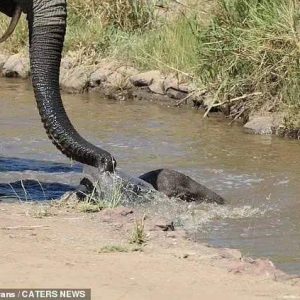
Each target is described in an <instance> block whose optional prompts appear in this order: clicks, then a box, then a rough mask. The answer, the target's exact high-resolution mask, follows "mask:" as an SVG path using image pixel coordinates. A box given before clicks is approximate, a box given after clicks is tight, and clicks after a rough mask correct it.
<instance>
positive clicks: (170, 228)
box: [155, 222, 175, 231]
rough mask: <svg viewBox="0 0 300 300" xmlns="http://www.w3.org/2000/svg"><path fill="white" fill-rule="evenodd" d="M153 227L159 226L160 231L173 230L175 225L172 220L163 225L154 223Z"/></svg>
mask: <svg viewBox="0 0 300 300" xmlns="http://www.w3.org/2000/svg"><path fill="white" fill-rule="evenodd" d="M155 227H158V228H160V229H161V230H162V231H175V226H174V223H173V222H171V223H169V224H164V225H160V224H157V225H155Z"/></svg>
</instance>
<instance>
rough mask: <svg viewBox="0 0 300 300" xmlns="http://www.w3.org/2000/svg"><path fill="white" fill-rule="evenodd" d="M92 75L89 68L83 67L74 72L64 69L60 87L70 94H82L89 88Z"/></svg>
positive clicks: (73, 70) (75, 69)
mask: <svg viewBox="0 0 300 300" xmlns="http://www.w3.org/2000/svg"><path fill="white" fill-rule="evenodd" d="M90 73H91V71H90V70H89V69H88V68H85V67H81V66H79V67H76V68H74V69H72V70H67V69H62V70H61V76H60V85H61V87H62V88H63V89H64V90H65V91H67V92H69V93H82V92H84V91H86V89H87V88H88V85H89V76H90Z"/></svg>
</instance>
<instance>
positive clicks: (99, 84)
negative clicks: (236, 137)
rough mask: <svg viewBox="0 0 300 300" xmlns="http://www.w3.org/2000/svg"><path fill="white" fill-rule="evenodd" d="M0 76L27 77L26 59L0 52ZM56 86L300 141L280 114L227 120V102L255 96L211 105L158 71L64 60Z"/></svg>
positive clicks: (204, 94)
mask: <svg viewBox="0 0 300 300" xmlns="http://www.w3.org/2000/svg"><path fill="white" fill-rule="evenodd" d="M0 73H1V74H2V76H3V77H8V78H21V79H28V78H30V67H29V58H28V56H27V55H24V54H21V53H19V54H13V55H9V54H1V53H0ZM182 78H184V79H182ZM60 87H61V90H62V91H63V92H66V93H97V94H99V95H101V96H105V97H108V98H110V99H114V100H116V101H127V100H133V99H137V100H146V101H151V102H156V103H159V104H163V105H167V106H170V107H175V108H179V107H182V106H188V107H189V108H191V109H198V110H201V111H203V114H204V117H206V116H208V115H210V116H213V115H214V114H215V113H221V114H222V115H224V116H225V117H226V118H229V120H230V124H231V123H232V122H235V121H237V122H239V123H241V124H243V126H244V128H245V131H246V132H248V133H253V134H262V135H270V134H272V135H277V136H280V137H288V138H292V139H298V140H299V139H300V128H288V127H287V126H286V125H285V116H284V114H282V113H277V112H274V113H260V114H253V115H252V116H250V117H249V120H241V119H239V118H236V117H235V118H230V109H229V106H230V103H234V102H236V101H239V100H243V99H245V98H249V97H250V98H251V97H258V96H259V95H258V93H253V94H248V95H244V96H241V97H238V98H235V99H231V100H230V101H226V102H224V103H221V104H214V96H213V94H212V92H211V91H209V90H206V89H199V88H197V86H195V85H194V83H193V81H192V80H188V78H187V77H186V76H185V77H179V76H178V75H176V73H169V74H163V73H162V72H161V71H159V70H151V71H146V72H144V71H140V70H138V69H137V68H135V67H134V66H132V65H126V64H125V63H124V62H121V61H116V60H112V59H109V58H106V59H102V60H101V61H100V62H99V63H98V64H96V65H80V64H78V62H77V61H76V60H75V59H73V58H71V57H68V56H67V57H64V58H63V59H62V63H61V72H60Z"/></svg>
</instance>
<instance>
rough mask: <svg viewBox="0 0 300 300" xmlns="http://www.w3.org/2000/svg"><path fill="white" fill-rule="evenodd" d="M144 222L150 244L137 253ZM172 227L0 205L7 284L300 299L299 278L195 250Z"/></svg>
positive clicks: (222, 252)
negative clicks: (137, 232)
mask: <svg viewBox="0 0 300 300" xmlns="http://www.w3.org/2000/svg"><path fill="white" fill-rule="evenodd" d="M65 204H66V203H65ZM45 211H47V214H45ZM141 219H143V220H144V223H143V226H144V227H143V230H144V232H145V242H144V243H143V244H142V245H133V244H132V243H131V242H129V241H130V240H131V241H132V238H131V237H132V232H133V231H134V230H135V228H136V227H135V226H136V222H137V221H138V220H141ZM167 222H168V220H165V219H161V218H158V217H157V216H144V215H141V213H140V212H138V211H137V210H135V209H131V208H124V207H118V208H115V209H104V210H102V211H100V212H98V213H92V214H87V213H80V212H78V211H76V210H74V209H73V208H71V207H68V206H66V205H59V204H58V205H52V206H51V207H47V208H46V207H45V206H41V205H40V204H33V203H1V202H0V237H1V240H2V243H1V244H0V248H1V249H0V251H1V253H2V255H1V258H0V262H1V271H0V280H1V282H2V285H3V286H16V285H17V286H18V288H23V287H24V288H26V287H28V286H30V287H36V288H41V287H42V286H44V284H45V282H47V287H48V288H50V287H55V288H57V287H76V286H77V287H78V285H80V286H82V287H86V288H92V293H93V298H95V299H120V297H122V299H141V298H142V299H153V297H154V298H155V299H166V297H167V296H168V297H172V299H186V298H188V299H199V298H198V297H199V295H205V297H204V298H205V299H221V298H222V299H231V300H232V299H272V300H274V299H298V298H300V280H299V278H293V276H289V275H286V274H285V273H283V272H282V271H279V270H278V269H276V268H275V267H274V265H273V264H272V262H270V261H269V260H265V259H251V258H247V257H244V256H242V254H241V252H240V251H238V250H234V249H225V248H224V249H215V248H211V247H209V246H207V245H204V244H199V243H195V242H193V241H192V240H189V239H187V238H186V236H185V232H184V231H183V230H180V229H178V228H175V231H172V230H169V229H170V227H167V225H168V223H167ZM166 228H169V229H166ZM87 233H88V234H87ZM25 275H26V276H25Z"/></svg>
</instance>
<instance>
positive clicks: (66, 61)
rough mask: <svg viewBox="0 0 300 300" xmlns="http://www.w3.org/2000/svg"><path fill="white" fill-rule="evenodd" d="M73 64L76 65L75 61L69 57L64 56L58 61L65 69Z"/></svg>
mask: <svg viewBox="0 0 300 300" xmlns="http://www.w3.org/2000/svg"><path fill="white" fill-rule="evenodd" d="M75 65H76V63H75V62H74V60H73V59H72V58H71V57H64V58H63V59H62V60H61V63H60V67H61V68H62V69H67V70H69V69H71V68H73V67H74V66H75Z"/></svg>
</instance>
